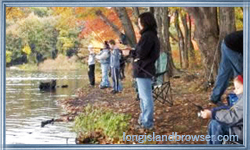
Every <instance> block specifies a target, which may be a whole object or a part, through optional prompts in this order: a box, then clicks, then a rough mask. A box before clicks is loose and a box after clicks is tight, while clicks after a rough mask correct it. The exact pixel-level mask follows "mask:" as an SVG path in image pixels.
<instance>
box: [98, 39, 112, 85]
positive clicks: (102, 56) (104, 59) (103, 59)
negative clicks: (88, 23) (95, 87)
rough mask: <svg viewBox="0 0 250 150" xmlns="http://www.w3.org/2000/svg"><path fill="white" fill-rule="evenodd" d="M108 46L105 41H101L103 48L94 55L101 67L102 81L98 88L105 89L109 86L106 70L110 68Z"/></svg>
mask: <svg viewBox="0 0 250 150" xmlns="http://www.w3.org/2000/svg"><path fill="white" fill-rule="evenodd" d="M109 49H110V47H109V44H108V42H107V41H104V43H103V50H101V52H100V53H99V54H98V55H97V56H96V59H99V60H100V63H101V69H102V82H101V84H100V86H99V87H100V89H105V88H109V87H110V82H109V77H108V72H109V68H110V51H109Z"/></svg>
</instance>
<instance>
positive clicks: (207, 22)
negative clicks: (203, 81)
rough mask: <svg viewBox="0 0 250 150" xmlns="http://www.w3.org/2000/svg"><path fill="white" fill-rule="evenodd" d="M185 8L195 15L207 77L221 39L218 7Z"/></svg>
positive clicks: (196, 30) (196, 33) (196, 38)
mask: <svg viewBox="0 0 250 150" xmlns="http://www.w3.org/2000/svg"><path fill="white" fill-rule="evenodd" d="M185 10H187V12H188V13H189V14H191V15H192V16H193V17H194V20H195V32H194V38H195V40H196V41H197V42H198V45H199V49H200V52H201V54H202V57H203V66H204V71H205V77H206V78H208V77H209V74H210V72H211V69H212V64H213V60H214V59H213V58H214V52H215V50H216V48H217V43H218V40H219V26H218V20H217V8H216V7H186V8H185Z"/></svg>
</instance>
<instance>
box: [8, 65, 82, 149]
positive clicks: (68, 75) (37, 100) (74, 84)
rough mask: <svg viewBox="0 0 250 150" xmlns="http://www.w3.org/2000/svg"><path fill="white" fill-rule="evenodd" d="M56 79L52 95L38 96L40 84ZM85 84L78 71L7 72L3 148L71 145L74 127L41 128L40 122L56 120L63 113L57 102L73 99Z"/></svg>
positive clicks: (50, 93)
mask: <svg viewBox="0 0 250 150" xmlns="http://www.w3.org/2000/svg"><path fill="white" fill-rule="evenodd" d="M51 79H57V85H65V84H67V85H68V88H57V89H56V91H54V92H41V91H40V90H39V88H38V87H39V82H40V81H42V80H51ZM83 84H86V73H84V71H83V70H80V71H79V70H78V71H56V72H30V71H29V72H28V71H17V70H6V144H66V143H68V144H74V143H75V137H76V135H75V133H74V132H72V131H71V126H72V125H73V123H58V122H56V123H54V124H53V125H51V124H49V125H46V126H45V127H44V128H41V121H44V120H49V119H52V118H58V117H59V116H60V114H62V113H63V110H62V109H61V108H60V106H59V105H58V100H61V99H64V98H66V97H69V96H72V95H73V94H74V93H75V90H76V89H77V88H79V87H82V86H83Z"/></svg>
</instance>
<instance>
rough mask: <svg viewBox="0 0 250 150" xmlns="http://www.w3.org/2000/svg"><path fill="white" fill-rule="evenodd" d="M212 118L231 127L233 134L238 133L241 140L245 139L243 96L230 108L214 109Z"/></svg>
mask: <svg viewBox="0 0 250 150" xmlns="http://www.w3.org/2000/svg"><path fill="white" fill-rule="evenodd" d="M212 119H215V120H216V121H218V122H220V123H222V124H224V125H227V126H229V127H230V128H231V131H232V133H231V134H233V135H238V138H239V140H240V141H239V142H240V143H242V141H243V99H242V97H240V98H239V100H238V101H237V102H236V103H235V104H234V105H233V106H232V107H231V108H230V109H227V110H226V109H221V110H217V111H213V110H212Z"/></svg>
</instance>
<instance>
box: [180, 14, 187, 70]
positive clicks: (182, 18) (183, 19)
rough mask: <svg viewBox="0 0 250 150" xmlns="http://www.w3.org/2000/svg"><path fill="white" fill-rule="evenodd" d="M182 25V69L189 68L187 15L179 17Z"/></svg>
mask: <svg viewBox="0 0 250 150" xmlns="http://www.w3.org/2000/svg"><path fill="white" fill-rule="evenodd" d="M181 20H182V24H183V27H184V53H183V60H184V68H188V67H189V59H188V53H189V52H188V34H189V33H188V31H189V29H188V25H187V14H184V15H183V16H182V17H181Z"/></svg>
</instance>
